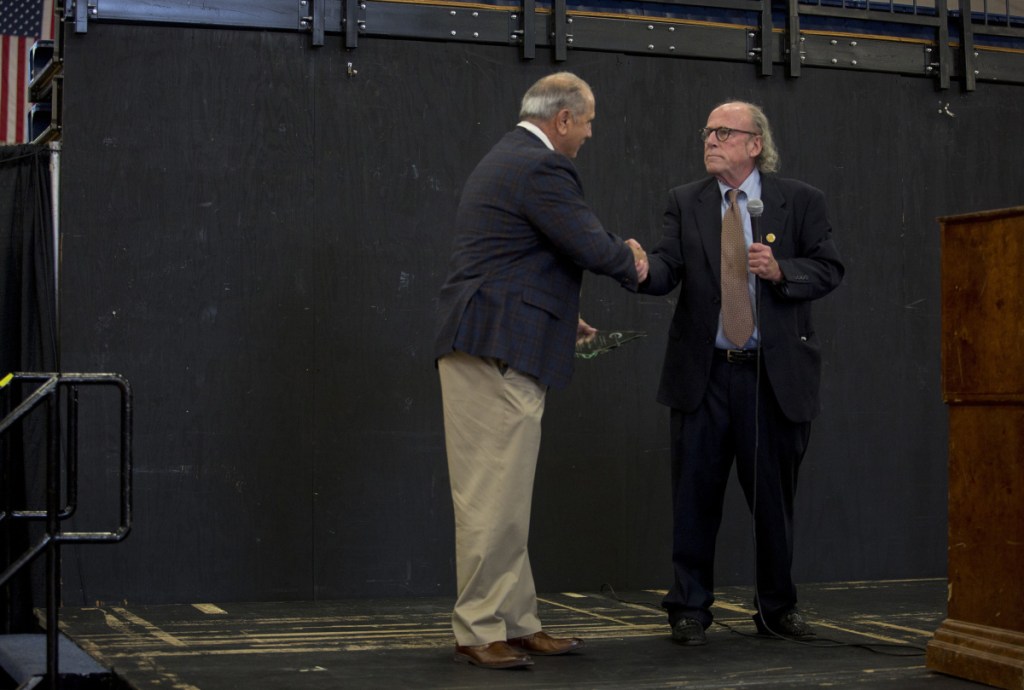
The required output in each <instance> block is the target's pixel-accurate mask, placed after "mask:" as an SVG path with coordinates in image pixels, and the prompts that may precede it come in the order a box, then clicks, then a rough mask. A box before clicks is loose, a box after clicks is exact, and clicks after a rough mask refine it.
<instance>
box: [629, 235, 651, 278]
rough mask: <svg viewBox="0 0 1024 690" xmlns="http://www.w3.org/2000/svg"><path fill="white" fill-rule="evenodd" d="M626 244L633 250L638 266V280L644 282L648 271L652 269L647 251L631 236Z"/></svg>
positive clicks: (634, 259) (635, 263)
mask: <svg viewBox="0 0 1024 690" xmlns="http://www.w3.org/2000/svg"><path fill="white" fill-rule="evenodd" d="M626 244H627V245H629V248H630V249H632V250H633V262H634V265H635V266H636V277H637V282H640V283H642V282H644V281H645V280H647V271H648V269H650V264H648V263H647V252H645V251H644V248H643V247H641V246H640V243H639V242H637V241H636V240H634V239H633V238H630V239H628V240H626Z"/></svg>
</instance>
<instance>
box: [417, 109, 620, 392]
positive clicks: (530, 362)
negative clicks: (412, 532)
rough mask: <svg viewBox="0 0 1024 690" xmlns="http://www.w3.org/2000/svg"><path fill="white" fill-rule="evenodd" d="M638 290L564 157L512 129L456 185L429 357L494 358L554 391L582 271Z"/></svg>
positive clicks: (562, 373)
mask: <svg viewBox="0 0 1024 690" xmlns="http://www.w3.org/2000/svg"><path fill="white" fill-rule="evenodd" d="M584 270H589V271H593V272H594V273H598V274H603V275H608V276H611V277H612V278H614V279H615V280H617V281H619V282H620V283H621V284H622V285H623V286H625V287H627V288H628V289H630V290H633V291H636V289H637V275H636V268H635V265H634V261H633V253H632V251H631V250H630V248H629V247H628V246H627V245H626V244H625V243H624V242H623V241H622V239H620V238H619V237H617V236H615V235H613V234H612V233H610V232H608V231H606V230H605V229H604V228H603V227H602V225H601V223H600V221H599V220H598V219H597V217H596V216H595V215H594V213H593V212H592V211H591V210H590V207H589V206H587V204H586V202H585V201H584V200H583V186H582V184H581V183H580V179H579V175H578V174H577V172H576V167H575V166H574V165H573V163H572V161H571V160H570V159H569V158H568V157H566V156H565V155H563V154H561V153H558V152H555V151H552V150H551V149H549V148H548V147H547V146H545V145H544V142H542V141H541V140H540V139H539V138H538V137H537V136H536V135H534V134H533V133H532V132H530V131H528V130H526V129H524V128H522V127H516V128H515V129H514V130H512V131H511V132H509V133H507V134H506V135H505V136H504V137H503V138H502V139H501V140H500V141H499V142H498V143H497V144H496V145H495V146H494V148H492V149H491V151H490V152H489V153H488V154H487V155H486V156H484V158H483V159H482V160H481V161H480V163H479V164H478V165H477V167H476V169H475V170H473V172H472V173H471V174H470V176H469V179H468V180H467V181H466V185H465V187H464V188H463V190H462V197H461V199H460V202H459V208H458V212H457V213H456V216H455V238H454V247H453V251H452V256H451V261H450V265H449V271H448V277H447V279H446V280H445V283H444V285H443V287H442V288H441V294H440V298H439V301H438V329H437V338H436V341H435V348H434V357H435V359H436V358H439V357H442V356H443V355H445V354H447V353H449V352H451V351H452V350H459V351H461V352H465V353H468V354H471V355H476V356H478V357H494V358H496V359H500V360H504V361H505V362H507V363H508V364H509V366H511V367H513V368H514V369H517V370H519V371H522V372H525V373H527V374H530V375H532V376H534V377H536V378H537V379H538V380H539V381H540V382H541V383H543V384H546V385H548V386H551V387H555V388H560V387H563V386H565V385H566V384H568V383H569V380H570V378H571V377H572V370H573V355H574V351H575V343H576V326H577V322H578V319H579V295H580V285H581V283H582V280H583V271H584Z"/></svg>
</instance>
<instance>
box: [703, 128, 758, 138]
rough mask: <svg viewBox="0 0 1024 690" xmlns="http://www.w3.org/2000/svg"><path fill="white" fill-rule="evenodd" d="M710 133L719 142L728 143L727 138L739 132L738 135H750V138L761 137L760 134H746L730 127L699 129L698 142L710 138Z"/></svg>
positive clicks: (744, 131) (746, 132) (741, 130)
mask: <svg viewBox="0 0 1024 690" xmlns="http://www.w3.org/2000/svg"><path fill="white" fill-rule="evenodd" d="M712 132H714V133H715V136H716V137H718V140H719V141H721V142H725V141H728V140H729V137H730V136H732V133H733V132H739V133H740V134H750V135H751V136H755V137H759V136H761V133H760V132H748V131H747V130H745V129H732V128H731V127H701V129H700V140H701V141H707V140H708V137H710V136H711V133H712Z"/></svg>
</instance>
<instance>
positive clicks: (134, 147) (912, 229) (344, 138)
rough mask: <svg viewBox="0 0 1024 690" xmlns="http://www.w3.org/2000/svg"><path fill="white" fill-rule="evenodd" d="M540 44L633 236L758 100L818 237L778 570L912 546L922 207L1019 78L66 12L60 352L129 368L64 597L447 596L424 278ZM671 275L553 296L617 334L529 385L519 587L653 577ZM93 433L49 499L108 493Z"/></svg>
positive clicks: (664, 474) (926, 242) (1006, 202)
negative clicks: (795, 479)
mask: <svg viewBox="0 0 1024 690" xmlns="http://www.w3.org/2000/svg"><path fill="white" fill-rule="evenodd" d="M350 62H351V63H352V64H353V66H354V67H355V69H356V70H357V73H356V74H355V75H354V76H350V75H349V74H348V71H347V67H348V63H350ZM560 68H566V69H571V70H573V71H575V72H576V73H578V74H579V75H580V76H582V77H583V78H585V79H586V80H588V81H589V82H590V83H591V85H592V86H593V87H594V91H595V93H596V96H597V115H598V117H597V120H596V122H595V126H594V132H595V133H594V138H593V139H592V140H591V141H590V142H588V143H587V144H586V145H585V146H584V148H583V150H582V152H581V153H580V157H579V158H578V161H577V163H578V167H579V169H580V171H581V175H582V178H583V180H584V185H585V188H586V193H587V197H588V199H589V200H590V202H591V203H592V205H593V206H594V208H595V209H596V210H597V212H598V214H599V216H600V217H601V218H602V219H603V220H604V221H605V223H606V225H607V226H608V227H609V228H611V229H613V230H615V231H616V232H619V233H620V234H622V235H624V236H636V237H638V238H639V239H640V240H641V241H642V242H645V243H648V244H649V243H652V242H653V241H654V240H655V238H656V237H657V235H658V231H659V227H660V219H661V214H662V211H663V206H664V201H665V198H666V196H665V192H666V190H667V189H668V188H669V187H671V186H673V185H675V184H679V183H681V182H684V181H687V180H690V179H693V178H695V177H697V176H699V175H701V174H702V172H703V171H702V166H701V162H700V150H701V147H700V142H699V139H698V137H697V134H696V132H697V130H698V128H699V127H701V126H702V125H703V124H704V121H705V117H706V114H707V112H708V111H709V109H710V108H711V107H713V106H714V105H715V104H716V103H718V102H719V101H721V100H724V99H727V98H743V99H750V100H754V101H757V102H759V103H761V104H763V105H764V107H765V109H766V111H767V112H768V114H769V116H770V117H771V118H772V120H773V122H774V124H775V127H776V129H777V139H778V141H779V145H780V148H781V151H782V165H783V167H782V172H783V174H785V175H788V176H793V177H798V178H801V179H804V180H806V181H808V182H811V183H812V184H815V185H816V186H818V187H821V188H822V189H824V190H825V192H826V194H827V195H828V198H829V200H830V204H831V210H832V215H833V223H834V226H835V228H836V239H837V242H838V244H839V246H840V248H841V250H842V252H843V254H844V256H845V259H846V261H847V265H848V272H847V280H846V282H845V284H844V285H843V286H842V287H841V288H840V289H839V290H838V291H837V292H836V293H834V294H833V295H831V296H829V297H828V298H826V299H825V300H823V301H822V302H820V303H819V305H818V307H817V324H818V328H819V332H820V335H821V338H822V341H823V343H824V347H825V353H824V354H825V379H824V390H823V393H824V412H823V414H822V416H821V417H820V419H819V420H818V421H817V423H816V425H815V427H814V431H813V434H812V441H811V448H810V452H809V456H808V458H807V461H806V463H805V466H804V470H803V473H802V477H801V489H800V492H799V494H798V506H797V507H798V517H797V529H798V534H797V554H796V563H795V572H796V577H797V578H798V581H805V582H806V581H835V580H861V579H875V578H902V577H932V576H942V575H944V573H945V544H946V529H945V519H946V509H945V495H946V475H945V473H946V442H947V437H946V422H945V409H944V407H943V404H942V400H941V393H940V374H939V335H940V334H939V327H940V315H941V311H940V303H939V278H940V276H939V264H938V259H939V242H938V224H937V223H936V220H935V219H936V217H937V216H941V215H946V214H955V213H961V212H970V211H977V210H982V209H989V208H998V207H1004V206H1011V205H1018V204H1020V203H1021V202H1022V199H1024V180H1022V176H1021V174H1020V172H1019V168H1018V161H1017V158H1018V156H1015V155H1013V154H1012V153H1011V151H1012V150H1013V149H1014V142H1015V141H1016V138H1017V133H1016V129H1017V128H1018V126H1019V123H1020V122H1021V121H1022V119H1024V88H1022V87H1011V86H1002V85H998V84H991V83H985V84H980V85H979V88H978V90H977V91H975V92H973V93H963V92H961V91H959V90H958V89H957V88H954V89H952V90H949V91H946V92H940V91H937V90H936V88H935V86H934V83H933V82H931V81H929V80H926V79H922V78H912V77H901V76H897V75H892V74H874V73H867V72H843V71H833V70H829V71H824V70H814V69H806V70H804V71H803V74H802V76H800V77H799V78H798V79H787V78H785V77H784V76H782V75H781V74H777V75H776V76H774V77H770V78H758V77H757V76H756V75H755V68H754V67H753V66H752V65H747V64H734V63H721V62H713V61H700V60H689V59H678V58H659V57H650V56H630V55H622V54H615V53H599V52H570V54H569V60H568V62H566V63H555V62H554V61H553V60H552V59H551V56H550V54H549V53H547V52H545V51H539V53H538V58H537V59H536V60H533V61H530V62H524V61H522V60H521V59H519V58H518V57H517V54H516V52H515V50H514V49H512V48H509V47H500V46H481V45H476V46H469V45H462V44H455V43H436V42H423V41H403V40H390V39H376V40H365V41H361V42H360V45H359V47H358V49H356V50H354V51H351V52H346V51H344V50H343V49H342V48H341V46H340V44H339V41H338V39H337V38H336V37H330V36H329V37H328V39H327V45H326V46H324V47H322V48H315V49H314V48H311V47H309V45H308V37H304V36H301V35H298V34H285V33H270V32H256V31H236V30H215V29H201V28H181V27H157V26H130V25H110V24H108V25H102V24H100V25H92V26H90V28H89V32H88V33H87V34H85V35H69V36H68V38H67V48H66V64H65V70H64V75H65V76H64V84H65V87H64V98H65V107H64V132H63V144H62V146H63V162H62V178H61V179H62V182H61V190H62V192H61V207H62V210H61V224H62V225H61V228H62V247H63V250H62V266H61V268H62V285H61V299H62V323H61V356H62V361H63V363H64V366H65V369H66V370H70V371H116V372H119V373H122V374H124V375H125V376H127V377H128V379H129V380H130V381H131V382H132V384H133V388H134V391H135V396H136V402H135V463H136V477H135V489H136V501H137V504H136V525H135V529H134V531H133V533H132V535H131V536H130V537H129V539H128V540H127V541H126V542H124V543H122V544H119V545H116V546H99V547H97V546H90V547H75V548H69V549H66V552H67V553H68V559H67V562H66V563H65V578H64V579H65V601H66V602H67V603H68V604H72V605H74V604H91V603H93V602H95V601H119V600H124V599H128V600H131V601H135V602H179V601H200V600H220V601H224V600H246V599H249V600H266V599H310V598H335V597H348V596H410V595H430V594H440V595H448V594H452V593H453V591H454V566H453V534H452V532H453V527H452V517H451V508H450V505H449V495H448V486H447V470H446V466H445V459H444V453H443V438H442V433H441V415H440V404H439V403H440V399H439V390H438V384H437V380H436V373H435V371H434V368H433V364H432V361H431V358H430V344H431V337H432V332H433V310H434V304H435V295H436V293H437V291H438V288H439V286H440V284H441V281H442V279H443V276H444V270H445V265H446V262H447V256H448V247H449V242H450V234H449V228H450V222H451V219H452V217H453V214H454V209H455V206H456V203H457V199H458V194H459V189H460V185H461V184H462V182H463V180H464V179H465V177H466V176H467V174H468V173H469V171H470V170H471V169H472V167H473V166H474V165H475V164H476V162H477V160H478V159H479V158H480V156H481V155H483V153H484V152H485V151H486V150H487V149H488V148H489V147H490V146H491V145H492V144H493V143H494V141H495V140H496V139H497V138H498V137H499V136H500V135H501V134H502V133H503V132H505V131H506V130H507V129H508V128H510V127H511V126H513V125H514V124H515V115H516V112H517V110H518V101H519V98H520V96H521V94H522V93H523V91H524V90H525V89H526V87H527V86H529V84H531V83H532V82H533V81H534V80H536V79H537V78H538V77H540V76H541V75H543V74H545V73H547V72H550V71H553V70H555V69H560ZM672 303H673V297H672V296H668V297H666V298H650V297H637V296H633V295H630V294H628V293H626V292H625V291H622V290H621V289H619V288H617V287H616V286H614V285H613V284H611V283H610V282H609V281H603V280H602V279H598V278H594V277H593V276H591V277H589V278H588V279H587V280H586V281H585V284H584V290H583V315H584V317H585V318H586V319H587V320H588V321H590V322H591V323H592V324H594V325H596V326H598V327H608V328H630V329H642V330H646V331H648V332H649V337H648V338H646V339H645V340H642V341H640V342H638V343H636V344H631V345H629V346H627V347H625V348H623V349H621V350H619V351H616V352H614V353H612V354H609V355H607V356H605V357H602V358H599V359H597V360H594V361H590V362H584V363H581V364H579V365H578V367H577V374H576V377H575V380H574V382H573V384H572V386H571V387H570V388H569V389H568V390H567V391H564V392H558V393H554V394H552V395H551V396H549V401H548V407H547V413H546V418H545V432H544V441H543V446H542V451H541V460H540V467H539V471H538V475H537V482H536V490H535V503H534V505H535V509H534V520H533V530H532V533H531V554H532V560H533V563H534V569H535V574H536V579H537V583H538V587H539V588H540V589H541V590H542V591H551V590H565V589H578V590H587V591H594V590H596V589H597V588H599V587H600V586H601V585H602V584H603V583H609V584H611V585H613V586H614V587H615V588H616V589H619V590H623V589H630V588H641V587H644V588H647V587H663V586H665V585H666V584H667V582H668V577H669V574H670V573H669V567H668V559H669V551H668V540H669V534H670V524H669V510H668V500H669V499H668V489H667V480H668V476H669V469H668V451H667V426H666V419H667V411H666V410H665V409H663V408H661V407H660V406H659V405H657V404H656V403H655V402H654V401H653V396H654V389H655V385H656V380H657V375H658V370H659V366H660V360H661V356H662V351H663V347H664V342H665V332H666V329H667V324H668V320H669V317H670V314H671V310H672ZM86 419H87V426H88V428H89V429H91V431H88V432H86V433H85V434H84V436H85V438H83V443H84V444H86V445H88V444H89V443H90V442H91V441H95V446H96V447H99V448H103V447H106V445H109V444H106V445H105V443H106V441H109V439H108V438H106V436H108V434H107V432H104V431H103V429H104V428H105V427H107V426H110V427H112V428H116V424H113V423H112V420H110V419H108V418H106V417H105V416H104V413H100V412H96V413H93V414H92V415H91V416H90V415H86ZM91 436H94V437H95V439H92V438H90V437H91ZM83 454H84V455H86V456H87V454H86V453H85V451H84V450H83ZM96 455H97V457H95V458H93V459H91V460H90V459H87V457H83V460H82V462H83V465H85V466H86V469H85V470H84V471H85V472H86V473H87V474H88V475H89V476H90V477H91V479H88V480H86V482H85V484H86V485H85V486H83V489H82V492H83V499H82V500H83V503H87V502H89V500H90V498H89V497H90V496H92V497H93V499H94V500H93V502H92V503H90V504H89V505H90V506H92V507H88V506H87V507H86V508H84V509H83V510H82V511H81V513H80V516H79V518H77V522H78V523H79V525H80V528H99V527H100V526H101V525H100V524H99V523H103V522H104V520H107V519H108V518H109V511H108V510H107V508H101V507H98V506H100V505H104V506H106V505H107V504H110V503H111V502H112V500H111V499H110V496H109V493H110V489H109V484H110V480H109V475H110V472H109V471H108V470H106V469H104V466H105V464H107V463H108V462H109V460H110V453H109V452H107V453H104V452H99V453H97V454H96ZM90 462H91V463H92V464H91V465H90V464H89V463H90ZM89 467H92V469H91V470H90V469H88V468H89ZM728 500H729V512H728V514H727V518H726V521H725V524H724V525H723V528H722V534H721V537H720V542H719V543H720V556H719V564H718V572H719V581H720V583H721V584H727V583H744V582H749V581H750V579H751V575H752V573H751V567H750V547H749V542H750V526H749V518H748V517H747V516H746V511H745V508H744V507H743V505H742V501H741V498H740V495H739V492H738V490H736V488H735V487H733V490H732V492H731V493H730V496H729V499H728Z"/></svg>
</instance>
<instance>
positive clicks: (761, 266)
mask: <svg viewBox="0 0 1024 690" xmlns="http://www.w3.org/2000/svg"><path fill="white" fill-rule="evenodd" d="M747 267H748V268H749V269H750V272H751V273H753V274H754V275H755V276H757V277H758V278H764V279H765V280H769V281H771V282H773V283H778V282H780V281H781V280H782V277H783V276H782V269H781V268H779V262H778V261H776V260H775V256H774V255H773V254H772V248H771V247H770V246H768V245H767V244H761V243H760V242H754V243H753V244H751V245H750V253H749V254H748V256H747Z"/></svg>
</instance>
